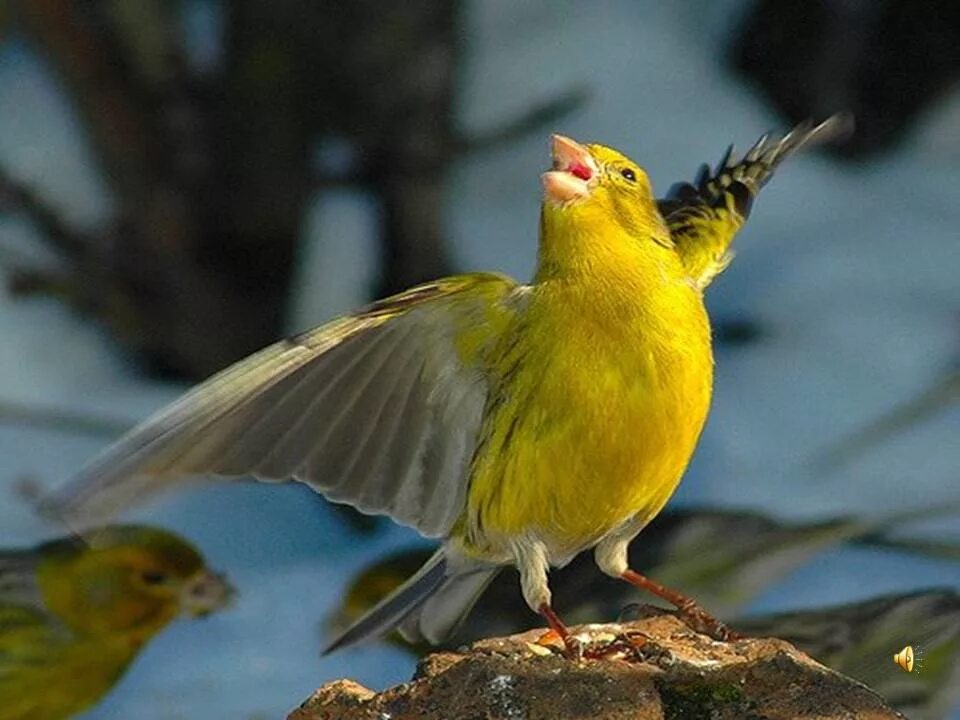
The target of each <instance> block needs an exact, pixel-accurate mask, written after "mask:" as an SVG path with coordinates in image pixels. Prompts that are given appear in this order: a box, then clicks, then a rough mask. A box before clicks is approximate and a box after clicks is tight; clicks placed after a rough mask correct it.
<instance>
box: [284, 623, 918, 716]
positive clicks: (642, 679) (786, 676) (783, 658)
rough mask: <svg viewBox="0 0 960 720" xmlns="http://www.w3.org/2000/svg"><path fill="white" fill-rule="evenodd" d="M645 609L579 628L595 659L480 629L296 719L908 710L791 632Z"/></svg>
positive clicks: (334, 691) (344, 686)
mask: <svg viewBox="0 0 960 720" xmlns="http://www.w3.org/2000/svg"><path fill="white" fill-rule="evenodd" d="M643 614H644V617H642V618H641V619H639V620H637V621H635V622H631V623H625V624H610V625H585V626H582V627H580V628H576V629H575V633H576V635H577V637H578V638H579V639H581V641H582V642H583V643H584V644H585V647H586V648H587V655H588V656H590V657H589V658H588V659H581V660H574V659H568V658H566V657H565V656H563V654H562V653H561V648H562V644H561V643H560V642H559V640H558V639H557V638H555V637H554V636H553V635H552V633H546V634H545V633H544V631H543V630H532V631H530V632H526V633H522V634H520V635H513V636H510V637H505V638H496V639H491V640H482V641H480V642H478V643H475V644H473V645H471V646H470V647H468V648H465V649H463V650H461V651H458V652H441V653H435V654H433V655H428V656H426V657H425V658H424V659H423V660H422V661H421V662H420V664H419V666H418V668H417V672H416V674H415V675H414V677H413V680H411V681H410V682H408V683H404V684H402V685H397V686H396V687H392V688H389V689H387V690H384V691H383V692H380V693H374V692H373V691H371V690H368V689H367V688H365V687H363V686H361V685H358V684H356V683H354V682H351V681H349V680H338V681H336V682H332V683H328V684H327V685H324V686H323V687H321V688H320V689H319V690H317V691H316V692H315V693H314V694H313V696H312V697H310V698H309V699H308V700H307V701H306V702H304V703H303V705H302V706H300V707H299V708H298V709H297V710H294V711H293V712H292V713H291V714H290V716H289V718H288V720H339V719H340V718H350V719H351V720H406V719H407V718H411V719H412V718H418V719H425V720H458V719H462V720H486V719H487V718H489V719H491V720H493V719H496V720H540V719H541V718H542V719H543V720H548V719H549V720H560V719H562V718H584V719H586V718H590V719H591V720H627V719H628V718H629V719H630V720H781V719H782V720H788V719H789V720H795V719H796V718H804V720H834V719H837V720H839V719H840V718H844V719H845V720H846V719H850V720H853V719H854V718H855V719H856V720H881V719H887V718H900V717H903V716H902V715H900V714H899V713H897V712H895V711H893V710H891V709H890V708H889V707H888V706H887V704H886V703H885V702H884V701H883V699H882V698H880V697H879V696H878V695H876V694H875V693H874V692H872V691H871V690H869V689H868V688H866V687H864V686H863V685H861V684H859V683H857V682H856V681H854V680H851V679H850V678H847V677H845V676H843V675H840V674H838V673H836V672H834V671H832V670H830V669H828V668H826V667H824V666H823V665H820V664H819V663H817V662H816V661H815V660H812V659H811V658H809V657H807V656H806V655H804V654H803V653H801V652H800V651H799V650H797V649H796V648H794V647H793V646H792V645H790V644H788V643H786V642H784V641H782V640H777V639H770V638H749V639H744V640H739V641H736V642H731V643H720V642H715V641H713V640H711V639H710V638H709V637H706V636H704V635H700V634H697V633H695V632H693V631H691V630H690V629H689V628H688V627H687V626H686V625H684V624H683V622H681V621H680V620H678V619H677V618H676V617H675V616H674V615H673V614H671V613H667V612H666V611H663V610H660V609H659V608H648V609H646V610H645V611H644V613H643ZM601 648H603V650H601ZM598 653H601V654H602V655H603V656H602V657H599V658H598V657H593V656H594V655H596V654H598Z"/></svg>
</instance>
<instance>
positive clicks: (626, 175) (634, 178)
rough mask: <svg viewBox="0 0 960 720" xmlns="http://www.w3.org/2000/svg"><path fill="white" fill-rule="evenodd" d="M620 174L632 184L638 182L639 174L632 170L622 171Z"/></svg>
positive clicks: (625, 169)
mask: <svg viewBox="0 0 960 720" xmlns="http://www.w3.org/2000/svg"><path fill="white" fill-rule="evenodd" d="M620 174H621V175H622V176H623V177H624V178H625V179H626V180H629V181H630V182H636V181H637V174H636V173H635V172H634V171H633V170H632V169H631V168H624V169H623V170H621V171H620Z"/></svg>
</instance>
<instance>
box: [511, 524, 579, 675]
mask: <svg viewBox="0 0 960 720" xmlns="http://www.w3.org/2000/svg"><path fill="white" fill-rule="evenodd" d="M513 556H514V559H515V561H516V565H517V570H519V571H520V588H521V590H523V599H524V600H526V601H527V605H529V606H530V609H531V610H533V611H534V612H536V613H539V614H540V615H541V616H542V617H543V619H544V620H546V621H547V625H549V626H550V629H551V630H553V632H555V633H556V634H557V635H558V636H560V639H561V640H563V646H564V648H566V653H567V656H568V657H571V658H577V659H579V658H580V657H582V655H583V649H582V648H581V646H580V643H579V642H578V641H577V640H576V639H575V638H574V637H573V635H571V634H570V630H568V629H567V626H566V625H565V624H564V623H563V621H562V620H561V619H560V616H559V615H557V613H556V612H555V611H554V609H553V608H552V607H551V606H550V599H551V594H550V585H549V583H548V582H547V571H548V569H549V567H550V565H549V561H548V560H547V548H546V547H545V546H544V544H543V543H542V542H540V541H539V540H532V539H529V538H524V539H522V540H518V541H516V542H514V543H513Z"/></svg>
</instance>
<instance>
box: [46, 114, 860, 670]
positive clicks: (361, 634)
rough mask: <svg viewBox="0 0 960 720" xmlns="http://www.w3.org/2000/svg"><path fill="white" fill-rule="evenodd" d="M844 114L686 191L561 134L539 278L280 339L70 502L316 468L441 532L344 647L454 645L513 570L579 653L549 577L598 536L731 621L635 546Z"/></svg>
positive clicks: (81, 504) (417, 292)
mask: <svg viewBox="0 0 960 720" xmlns="http://www.w3.org/2000/svg"><path fill="white" fill-rule="evenodd" d="M846 124H847V121H846V119H845V118H839V117H835V118H831V119H830V120H828V121H826V122H825V123H822V124H821V125H818V126H816V127H814V126H812V125H809V124H805V125H802V126H800V127H798V128H797V129H795V130H794V131H793V132H791V133H790V134H788V135H787V136H785V137H783V138H782V139H780V140H777V141H771V140H769V139H768V138H767V137H764V138H761V140H760V141H758V142H757V143H756V145H755V146H754V147H753V148H752V149H751V150H750V151H749V152H748V153H747V154H746V156H745V157H743V158H742V159H740V160H737V159H735V158H734V157H733V155H732V148H731V152H728V154H727V157H726V158H725V159H724V160H723V161H722V162H721V164H720V166H719V167H718V168H717V169H716V171H714V172H711V171H709V170H708V169H704V170H703V171H702V172H701V175H700V177H699V178H698V179H697V181H696V182H695V183H694V184H682V185H680V186H677V187H675V188H674V189H673V190H672V191H671V193H670V195H669V196H668V197H667V199H665V200H656V199H655V196H654V194H653V192H652V190H651V186H650V182H649V180H648V179H647V176H646V174H645V173H644V171H643V170H642V169H641V168H640V167H639V166H638V165H636V164H635V163H634V162H632V161H631V160H629V159H628V158H626V157H624V156H623V155H621V154H620V153H619V152H617V151H615V150H612V149H610V148H607V147H603V146H601V145H581V144H578V143H576V142H574V141H573V140H570V139H568V138H565V137H561V136H554V138H553V143H552V156H553V163H552V168H551V169H550V170H549V171H548V172H546V173H545V174H544V175H543V185H544V190H545V192H544V202H543V206H542V213H541V229H540V248H539V258H538V265H537V271H536V276H535V277H534V278H533V281H532V282H531V283H530V284H528V285H521V284H518V283H516V282H514V281H513V280H511V279H509V278H507V277H504V276H501V275H495V274H471V275H462V276H458V277H452V278H447V279H443V280H438V281H436V282H432V283H427V284H425V285H421V286H419V287H416V288H413V289H411V290H409V291H407V292H405V293H401V294H400V295H397V296H394V297H392V298H388V299H386V300H383V301H380V302H378V303H375V304H373V305H371V306H369V307H367V308H365V309H362V310H360V311H358V312H356V313H353V314H350V315H348V316H346V317H343V318H340V319H338V320H335V321H333V322H331V323H329V324H327V325H325V326H323V327H320V328H318V329H316V330H314V331H311V332H308V333H304V334H302V335H298V336H296V337H293V338H291V339H289V340H285V341H282V342H280V343H277V344H276V345H273V346H271V347H269V348H267V349H266V350H263V351H262V352H260V353H258V354H256V355H254V356H252V357H250V358H248V359H247V360H244V361H242V362H240V363H238V364H237V365H234V366H233V367H231V368H228V369H227V370H225V371H224V372H222V373H220V374H219V375H217V376H215V377H214V378H212V379H211V380H209V381H207V382H206V383H204V384H202V385H201V386H199V387H198V388H197V389H195V390H194V391H193V392H191V393H189V394H188V395H186V396H185V397H184V398H183V399H181V400H180V401H178V402H176V403H174V404H173V405H172V406H171V407H170V408H168V409H166V410H164V411H162V412H161V413H160V414H159V415H157V416H156V417H154V418H152V419H150V420H148V421H147V422H146V423H145V424H144V425H142V426H140V427H138V428H137V429H135V430H133V431H132V432H131V433H130V434H129V435H127V436H126V437H125V438H123V439H121V440H120V441H119V442H118V443H117V444H116V445H115V446H113V447H112V448H111V449H108V450H107V452H106V453H105V454H104V455H103V456H102V457H101V458H99V459H98V460H96V461H94V462H93V463H92V464H91V465H90V466H89V467H88V468H87V469H86V470H84V471H83V472H82V473H81V475H80V476H79V477H78V478H76V479H75V480H74V482H72V483H71V484H70V485H68V487H67V488H66V490H64V491H63V492H62V493H61V494H59V495H58V496H57V497H56V498H54V499H53V500H52V501H51V502H50V503H48V509H50V510H51V511H52V512H55V513H57V514H60V515H61V516H66V517H68V518H69V519H71V521H79V522H89V521H91V520H93V519H100V518H102V517H103V515H104V514H111V513H114V512H116V511H117V510H118V509H120V508H122V507H123V506H125V505H127V504H129V503H131V502H133V501H134V500H135V499H136V500H139V499H141V498H143V497H144V496H146V495H149V494H151V493H153V492H155V491H157V490H160V489H164V488H166V487H169V486H171V485H174V484H177V483H181V482H182V481H183V480H184V479H186V478H191V477H193V478H196V477H202V476H204V475H219V476H244V475H254V476H256V477H258V478H260V479H264V480H283V479H287V478H294V479H297V480H300V481H302V482H305V483H307V484H309V485H311V486H312V487H314V488H315V489H316V490H318V491H319V492H321V493H323V494H324V495H326V496H327V497H328V498H330V499H331V500H334V501H337V502H344V503H349V504H351V505H353V506H355V507H357V508H359V509H360V510H362V511H364V512H369V513H381V514H386V515H389V516H390V517H392V518H394V519H395V520H397V521H398V522H401V523H404V524H407V525H411V526H413V527H415V528H416V529H418V530H419V531H420V532H421V533H422V534H424V535H426V536H429V537H437V538H442V539H443V545H442V547H441V548H440V550H439V551H438V552H437V553H436V554H435V555H434V556H433V557H432V558H431V559H430V561H428V562H427V563H426V565H424V567H423V568H422V569H421V570H420V571H418V572H417V573H416V574H415V575H414V576H413V577H412V578H411V579H410V580H409V581H408V582H407V583H406V584H405V585H403V586H402V587H401V588H399V589H398V590H397V591H396V592H395V593H393V594H392V595H391V596H389V597H388V598H387V599H386V600H384V601H383V602H382V603H381V604H380V605H378V606H377V607H375V608H374V609H373V610H372V611H371V612H370V613H369V614H368V615H367V616H365V617H364V618H362V619H361V620H360V621H358V623H357V624H356V625H355V626H353V627H352V628H351V629H349V630H348V631H347V632H346V633H345V634H344V635H343V636H341V637H340V638H339V639H338V640H337V641H336V642H335V643H334V644H333V646H332V647H337V646H341V645H344V644H348V643H352V642H356V641H358V640H361V639H363V638H365V637H368V636H371V635H374V634H378V633H381V632H384V631H386V630H389V629H391V628H393V627H397V626H399V628H400V630H401V632H403V633H404V634H405V635H406V636H407V637H408V638H409V639H412V640H417V639H421V638H423V639H426V640H429V641H437V640H440V639H441V638H443V637H444V636H445V635H447V634H448V633H449V632H450V631H451V630H452V629H453V628H454V627H455V626H456V624H457V622H458V621H459V620H460V619H461V618H462V617H463V616H464V614H465V613H466V612H467V611H469V609H470V608H471V607H472V605H473V604H474V602H475V601H476V599H477V598H478V596H479V595H480V593H481V592H482V591H483V590H484V588H485V587H486V586H487V584H488V583H489V582H490V580H491V579H492V578H493V576H494V575H495V574H496V573H497V572H498V571H499V570H500V569H501V568H502V567H504V566H507V565H514V566H516V567H517V568H518V570H519V571H520V583H521V587H522V590H523V596H524V598H525V599H526V602H527V604H528V605H529V606H530V608H531V609H533V610H534V611H535V612H538V613H540V614H541V615H542V616H543V617H544V618H545V619H546V621H547V622H548V623H549V624H550V626H551V627H552V628H553V629H554V630H556V631H557V633H558V634H559V635H560V636H561V637H563V639H564V641H565V642H566V643H567V647H568V648H569V649H570V650H571V651H575V650H576V649H577V648H576V644H575V642H574V641H573V639H572V638H570V636H569V633H568V632H567V630H566V628H565V627H564V626H563V624H562V622H561V621H560V619H559V618H558V617H557V616H556V614H555V613H554V612H553V610H552V609H551V603H550V589H549V586H548V583H547V573H548V569H549V567H550V566H551V565H553V566H558V565H563V564H564V563H566V562H568V561H569V560H570V559H571V558H572V557H573V556H574V555H576V554H577V553H579V552H581V551H583V550H586V549H589V548H594V550H595V555H596V561H597V564H598V565H599V567H600V569H601V570H602V571H603V572H605V573H607V574H609V575H612V576H614V577H618V578H623V579H625V580H627V581H629V582H631V583H634V584H635V585H637V586H639V587H641V588H644V589H647V590H650V591H652V592H654V593H656V594H658V595H660V596H661V597H663V598H665V599H667V600H668V601H670V602H672V603H674V604H675V605H677V607H679V608H680V610H681V611H682V612H683V614H684V615H685V616H686V617H687V618H688V620H689V621H690V623H691V624H692V625H694V626H695V627H698V628H699V629H703V630H706V631H708V632H711V633H713V634H714V635H716V636H718V637H728V636H729V635H728V633H727V631H726V628H724V627H723V626H722V625H721V624H720V623H718V622H717V621H715V620H714V619H713V618H711V617H710V616H709V615H707V614H706V613H705V612H703V611H702V610H701V609H700V608H698V607H697V606H696V604H695V603H693V601H691V600H689V599H687V598H685V597H683V596H681V595H679V594H677V593H674V592H672V591H670V590H669V589H667V588H664V587H662V586H660V585H657V584H656V583H654V582H653V581H651V580H648V579H647V578H645V577H643V576H642V575H640V574H639V573H637V572H635V571H634V570H632V569H631V568H629V567H628V566H627V546H628V544H629V543H630V541H631V540H632V539H633V538H634V537H635V536H636V535H637V533H639V532H640V530H641V529H642V528H643V527H644V526H645V525H646V524H647V523H648V522H649V521H650V519H652V518H653V517H654V516H655V515H656V514H657V512H659V511H660V509H661V508H662V507H663V505H664V504H665V503H666V501H667V500H668V499H669V497H670V496H671V495H672V494H673V492H674V490H675V489H676V487H677V484H678V482H679V481H680V477H681V475H682V474H683V471H684V469H685V468H686V466H687V463H688V462H689V460H690V457H691V455H692V454H693V450H694V447H695V445H696V442H697V439H698V437H699V435H700V431H701V429H702V427H703V424H704V421H705V419H706V416H707V410H708V407H709V404H710V395H711V386H712V366H713V358H712V354H711V346H710V324H709V320H708V318H707V313H706V311H705V309H704V305H703V296H702V291H703V289H704V288H705V287H706V286H707V285H708V284H709V282H710V280H711V279H712V278H713V277H714V276H715V275H716V274H717V273H718V272H720V271H721V270H722V269H723V268H724V267H725V266H726V265H727V263H728V262H729V259H730V257H731V256H730V253H729V247H730V243H731V241H732V240H733V237H734V235H735V234H736V232H737V231H738V230H739V228H740V227H741V225H742V224H743V222H744V221H745V219H746V217H747V215H748V213H749V210H750V205H751V202H752V200H753V198H754V196H755V195H756V194H757V192H758V191H759V190H760V188H761V187H762V185H763V184H764V183H765V182H766V181H767V180H768V179H769V177H770V176H771V174H772V173H773V171H774V169H775V168H776V166H777V165H778V164H779V163H780V162H781V160H783V159H784V158H785V157H787V156H788V155H789V154H790V153H792V152H793V151H795V150H797V149H798V148H800V147H801V146H803V145H805V144H808V143H809V142H811V141H812V140H822V139H825V138H829V137H833V136H835V135H836V134H837V133H838V132H840V131H843V130H844V126H845V125H846Z"/></svg>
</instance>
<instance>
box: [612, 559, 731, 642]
mask: <svg viewBox="0 0 960 720" xmlns="http://www.w3.org/2000/svg"><path fill="white" fill-rule="evenodd" d="M620 577H621V578H622V579H624V580H626V581H627V582H628V583H630V584H631V585H634V586H635V587H638V588H640V589H641V590H646V591H647V592H651V593H653V594H654V595H656V596H657V597H660V598H663V599H664V600H666V601H667V602H668V603H670V604H671V605H673V606H674V607H676V608H677V610H678V611H679V612H680V616H681V617H682V618H683V620H684V622H686V623H687V625H689V626H690V627H691V628H693V629H694V630H696V631H697V632H702V633H704V634H706V635H709V636H710V637H712V638H714V639H716V640H723V641H730V640H737V639H739V638H740V637H741V636H740V635H738V634H737V633H735V632H733V630H731V629H730V628H728V627H727V626H726V625H725V624H724V623H722V622H720V621H719V620H717V619H716V618H715V617H714V616H713V615H711V614H710V613H708V612H707V611H706V610H704V609H703V608H702V607H700V605H699V604H697V601H696V600H694V599H693V598H691V597H687V596H686V595H684V594H682V593H679V592H677V591H676V590H671V589H670V588H668V587H667V586H666V585H661V584H660V583H658V582H656V581H655V580H651V579H650V578H648V577H647V576H646V575H641V574H640V573H638V572H637V571H636V570H631V569H630V568H627V569H626V570H624V571H623V573H621V575H620Z"/></svg>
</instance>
